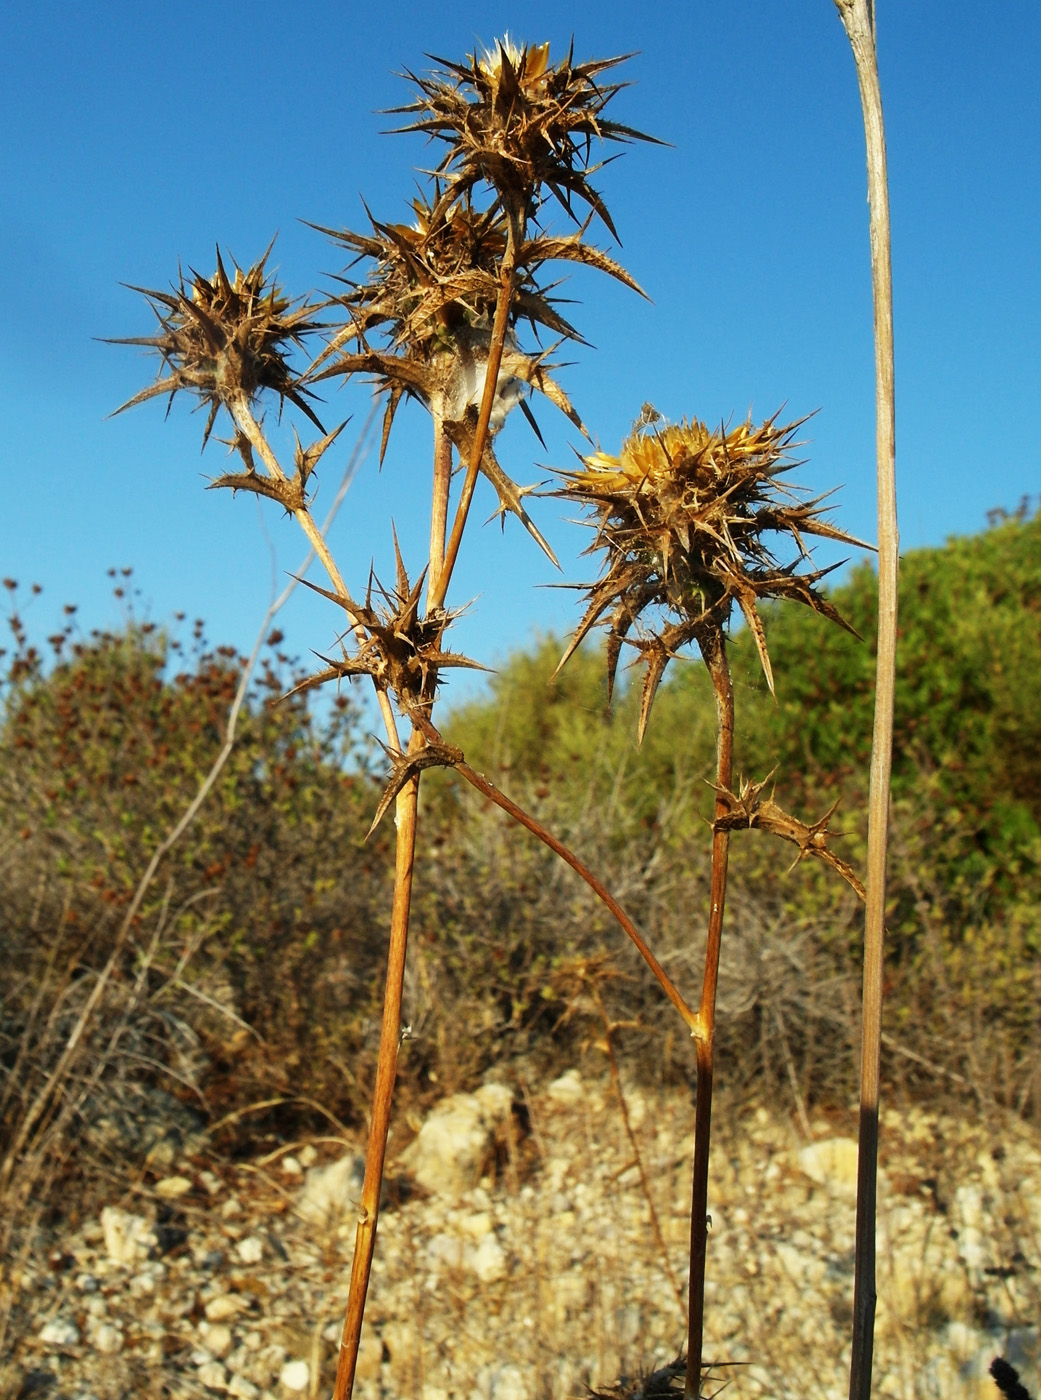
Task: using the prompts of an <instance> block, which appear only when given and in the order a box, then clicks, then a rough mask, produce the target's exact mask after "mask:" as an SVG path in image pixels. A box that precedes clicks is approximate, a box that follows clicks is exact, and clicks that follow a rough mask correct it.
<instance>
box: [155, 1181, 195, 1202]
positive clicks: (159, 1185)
mask: <svg viewBox="0 0 1041 1400" xmlns="http://www.w3.org/2000/svg"><path fill="white" fill-rule="evenodd" d="M191 1189H192V1183H191V1182H190V1181H189V1180H188V1178H187V1177H186V1176H164V1177H163V1179H162V1181H157V1182H156V1184H155V1194H156V1195H157V1196H161V1197H162V1198H163V1200H164V1201H176V1200H177V1199H178V1198H179V1197H181V1196H187V1194H188V1192H189V1191H190V1190H191Z"/></svg>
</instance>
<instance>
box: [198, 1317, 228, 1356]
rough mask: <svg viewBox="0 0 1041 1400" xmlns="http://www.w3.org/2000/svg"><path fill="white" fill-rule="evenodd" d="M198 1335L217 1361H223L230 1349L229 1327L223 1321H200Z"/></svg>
mask: <svg viewBox="0 0 1041 1400" xmlns="http://www.w3.org/2000/svg"><path fill="white" fill-rule="evenodd" d="M199 1336H200V1337H201V1338H202V1339H203V1342H204V1343H205V1344H206V1349H207V1350H208V1351H210V1352H211V1353H212V1354H213V1355H214V1356H215V1357H216V1358H217V1360H218V1361H223V1360H224V1358H225V1357H226V1356H227V1354H228V1352H229V1351H230V1350H231V1344H232V1335H231V1328H230V1327H228V1326H227V1325H226V1324H225V1323H223V1322H201V1323H200V1324H199Z"/></svg>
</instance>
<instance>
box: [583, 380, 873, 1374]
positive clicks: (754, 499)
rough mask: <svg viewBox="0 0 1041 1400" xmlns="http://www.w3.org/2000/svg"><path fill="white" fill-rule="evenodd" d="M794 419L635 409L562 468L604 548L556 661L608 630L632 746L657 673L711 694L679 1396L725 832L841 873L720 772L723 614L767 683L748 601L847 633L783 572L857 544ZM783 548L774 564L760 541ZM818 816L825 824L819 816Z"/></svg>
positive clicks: (694, 1341)
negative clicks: (628, 678) (622, 678)
mask: <svg viewBox="0 0 1041 1400" xmlns="http://www.w3.org/2000/svg"><path fill="white" fill-rule="evenodd" d="M800 426H801V423H800V422H796V423H789V424H787V425H783V426H782V425H779V424H778V423H777V417H776V415H775V416H774V417H773V418H769V419H767V420H766V422H765V423H761V424H759V425H754V424H753V423H752V422H751V420H750V419H749V420H748V421H747V422H744V423H741V424H739V425H738V426H737V427H733V428H728V427H726V426H722V427H720V428H718V429H712V428H709V427H707V426H706V424H704V423H702V422H699V421H698V420H697V419H692V420H691V421H689V422H687V421H684V422H682V423H667V422H665V421H664V420H663V419H662V418H661V416H660V415H659V414H658V413H657V412H656V411H655V410H654V409H653V407H652V406H651V405H649V404H646V405H644V408H643V411H642V412H641V415H640V418H639V419H638V420H637V422H636V424H635V425H634V427H633V430H632V432H631V434H630V436H629V437H628V438H627V439H626V441H625V442H624V443H623V445H622V449H621V452H620V453H619V454H618V455H617V456H610V455H608V454H606V453H603V452H597V453H595V454H594V455H592V456H589V457H586V458H584V459H583V460H582V463H581V465H580V466H579V467H578V468H576V469H573V470H570V471H566V472H562V473H561V475H562V477H563V479H564V486H563V488H562V491H561V494H562V495H564V496H566V497H567V498H568V499H569V500H572V501H576V502H579V503H581V504H583V505H585V506H586V507H588V509H589V512H590V515H591V519H590V524H592V525H593V526H594V528H595V529H596V539H595V541H594V543H593V545H592V547H591V548H592V549H593V550H603V551H604V564H603V570H602V573H601V577H600V578H599V580H598V581H597V582H596V583H593V584H592V585H590V586H589V587H588V589H587V592H586V597H587V600H588V605H587V608H586V611H585V614H584V616H583V617H582V620H581V622H580V623H579V626H578V628H577V630H576V632H575V634H574V636H573V638H572V640H571V644H570V646H569V648H568V650H567V652H566V653H565V655H564V658H563V660H562V662H561V665H563V664H564V662H566V661H567V659H568V657H569V656H571V655H572V653H573V652H574V650H575V648H576V647H577V646H578V645H579V643H580V642H581V640H582V638H583V637H585V636H586V634H587V633H588V632H589V631H590V629H591V628H593V627H594V626H596V625H597V624H598V623H602V624H603V625H604V626H605V627H606V630H607V668H608V683H609V686H613V684H614V678H615V673H616V670H617V666H618V660H619V656H620V654H621V650H622V647H623V646H629V647H631V648H632V649H634V650H635V651H636V653H637V656H636V664H638V665H640V666H642V668H643V692H642V697H641V702H640V712H639V736H640V738H641V739H642V737H643V734H644V731H645V729H646V727H647V722H648V719H649V717H650V713H651V708H652V705H653V703H654V696H655V693H656V691H657V689H658V685H659V682H660V681H661V678H662V675H663V674H664V672H665V669H666V667H667V666H668V664H669V662H670V661H671V660H672V659H673V657H675V656H676V655H677V653H678V652H679V651H680V650H681V649H682V648H684V647H687V646H690V645H693V644H696V645H697V647H698V649H699V651H700V652H701V655H702V657H703V659H704V662H705V666H706V667H707V669H708V673H709V675H710V677H711V680H712V686H713V690H714V692H715V697H716V714H717V750H716V781H715V790H716V801H715V815H714V821H713V828H712V875H711V888H710V899H709V919H708V936H707V943H706V949H705V967H704V977H703V983H702V992H701V1002H700V1005H699V1007H698V1013H697V1017H696V1021H695V1025H694V1027H693V1034H694V1040H695V1047H696V1062H697V1098H696V1105H695V1127H694V1163H693V1172H692V1187H691V1226H690V1230H691V1236H690V1291H689V1298H688V1304H689V1330H688V1347H687V1366H686V1382H685V1392H684V1393H685V1395H686V1396H688V1397H690V1400H693V1397H696V1396H697V1395H698V1394H699V1391H700V1383H701V1358H702V1333H703V1329H704V1309H705V1256H706V1249H707V1230H708V1226H707V1202H708V1170H709V1142H710V1130H711V1121H712V1079H713V1072H714V1049H713V1045H714V1037H715V1020H716V986H717V981H718V975H719V958H720V947H721V941H722V932H723V910H724V904H725V900H726V887H727V858H728V851H729V837H730V831H731V830H732V829H733V828H734V827H735V826H759V827H761V828H764V829H770V830H773V831H775V832H776V833H777V834H778V835H781V836H784V837H786V838H787V839H789V840H791V841H794V842H795V843H796V845H797V846H798V847H799V856H800V858H801V857H802V856H804V855H815V856H817V857H819V858H821V859H824V860H826V861H827V862H828V863H829V864H831V865H833V866H836V867H837V868H838V869H839V872H840V873H841V874H843V875H844V876H845V877H846V878H847V879H850V880H851V881H852V882H853V883H854V884H855V883H856V880H855V877H853V876H852V872H850V871H849V870H848V867H845V866H844V864H843V862H841V861H839V860H838V859H837V857H835V856H834V855H833V854H832V853H831V851H830V850H829V849H828V846H827V818H824V819H823V820H822V821H820V822H817V823H816V824H815V825H813V826H807V825H806V824H804V823H802V822H799V821H797V820H796V819H794V818H791V817H788V816H787V814H786V813H784V812H783V810H782V809H781V808H780V807H778V806H777V805H776V804H775V803H773V802H772V800H768V801H766V802H761V801H760V800H759V794H760V791H761V788H762V784H750V785H748V786H746V788H745V789H744V791H743V792H742V794H741V795H740V797H738V796H735V794H734V793H733V792H732V791H731V788H732V785H733V766H734V690H733V685H732V682H731V676H730V665H729V662H728V659H727V628H728V625H729V623H730V621H731V618H732V615H733V611H734V605H735V603H736V604H737V606H738V608H739V609H740V611H741V613H742V615H743V617H744V620H745V622H746V624H747V626H748V629H749V631H750V633H751V634H752V637H753V638H754V640H755V645H756V648H757V651H758V654H759V660H760V663H761V665H762V668H763V673H764V675H765V677H766V681H767V684H768V685H769V687H770V689H771V691H772V690H773V673H772V669H771V666H770V657H769V653H768V652H767V647H766V638H765V634H764V631H763V626H762V622H761V619H760V616H759V604H760V603H761V602H763V601H766V600H770V599H788V600H791V601H793V602H798V603H803V604H805V605H807V606H808V607H811V608H813V609H814V611H816V612H819V613H821V614H822V615H823V616H825V617H827V618H829V619H830V620H831V621H833V622H836V623H838V624H839V625H840V626H842V627H846V628H847V630H850V631H852V629H851V628H849V627H848V624H847V623H846V622H844V620H843V619H842V617H840V615H839V614H838V612H837V611H836V610H835V608H834V607H833V606H832V604H831V603H829V602H828V600H827V599H826V598H825V597H824V596H823V594H822V593H821V592H820V591H819V589H818V587H817V585H818V584H819V582H820V580H821V578H822V577H823V576H824V573H826V572H827V570H819V569H816V570H815V569H809V570H807V571H805V572H802V573H799V572H797V568H798V565H799V564H800V563H801V562H804V561H806V560H807V559H808V558H809V552H808V550H807V547H806V544H805V540H804V536H808V535H816V536H823V537H825V538H827V539H832V540H838V541H841V542H843V543H846V544H852V545H858V544H859V543H860V541H858V540H855V539H853V538H852V536H850V535H847V534H846V533H845V532H844V531H842V530H840V529H838V528H836V527H835V526H834V525H831V524H829V523H828V522H827V520H826V519H825V518H824V516H823V513H822V498H819V497H818V498H816V499H813V500H804V499H800V497H799V495H798V494H797V493H796V492H795V490H794V489H793V488H792V487H790V486H787V485H786V483H785V480H784V478H785V475H786V473H787V472H789V471H790V470H791V469H792V468H793V467H794V466H796V465H797V463H796V462H795V461H794V460H793V459H792V457H791V455H790V453H791V450H792V449H793V447H794V446H795V445H796V444H795V442H794V439H795V435H796V433H797V431H798V429H799V427H800ZM777 537H781V538H785V537H787V539H788V541H789V542H790V543H791V544H793V545H794V546H795V550H796V558H795V561H794V562H793V563H789V564H781V563H780V562H779V561H778V560H777V558H776V557H775V555H774V553H773V547H772V543H773V540H775V539H776V538H777ZM829 815H830V814H829Z"/></svg>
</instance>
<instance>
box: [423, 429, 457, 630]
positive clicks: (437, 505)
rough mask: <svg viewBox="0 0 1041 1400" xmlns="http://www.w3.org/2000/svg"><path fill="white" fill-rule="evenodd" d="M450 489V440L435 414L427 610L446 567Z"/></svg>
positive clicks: (432, 603)
mask: <svg viewBox="0 0 1041 1400" xmlns="http://www.w3.org/2000/svg"><path fill="white" fill-rule="evenodd" d="M451 486H452V440H451V438H450V437H449V436H448V434H447V433H446V432H445V429H444V423H443V422H442V420H441V417H440V416H439V415H438V414H436V413H435V414H434V489H433V493H432V497H431V502H430V572H429V574H428V575H427V610H428V611H429V610H430V608H431V607H433V606H434V599H435V598H436V597H437V590H438V587H439V585H440V582H441V571H442V569H443V568H444V566H445V537H446V535H447V533H448V497H449V493H450V490H451Z"/></svg>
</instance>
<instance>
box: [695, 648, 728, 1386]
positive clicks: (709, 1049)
mask: <svg viewBox="0 0 1041 1400" xmlns="http://www.w3.org/2000/svg"><path fill="white" fill-rule="evenodd" d="M699 643H700V646H701V653H702V656H703V657H704V658H705V665H706V666H707V667H708V672H709V675H710V676H711V677H712V685H713V689H714V690H715V693H716V719H717V731H716V783H717V787H718V788H719V789H723V790H729V788H730V785H731V782H732V780H733V769H734V687H733V683H732V681H731V678H730V664H729V662H728V661H727V655H726V643H725V641H724V639H723V635H722V632H713V633H712V634H710V635H709V636H708V637H706V638H703V639H699ZM726 813H727V808H726V803H725V801H724V799H723V798H722V797H721V796H720V795H719V794H718V792H717V796H716V810H715V822H714V823H713V827H712V885H711V891H710V906H709V921H708V943H707V946H706V948H705V976H704V981H703V983H702V990H701V1005H700V1006H699V1007H698V1024H699V1030H700V1032H701V1034H700V1035H699V1036H698V1037H697V1039H696V1041H695V1051H696V1054H697V1099H696V1102H695V1107H694V1167H693V1172H692V1177H691V1205H690V1287H689V1292H688V1297H689V1304H690V1318H689V1324H688V1332H687V1376H686V1383H685V1386H684V1392H683V1393H684V1397H685V1400H697V1397H698V1396H699V1395H700V1392H701V1356H702V1344H703V1341H704V1330H705V1261H706V1255H707V1253H708V1168H709V1148H710V1144H711V1136H712V1077H713V1071H714V1068H715V1034H716V988H717V986H718V983H719V954H720V947H721V944H722V939H723V908H724V904H725V902H726V890H727V859H728V856H729V851H730V832H729V831H728V830H727V828H726V827H724V826H723V825H721V822H722V819H723V818H724V817H725V816H726Z"/></svg>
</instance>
